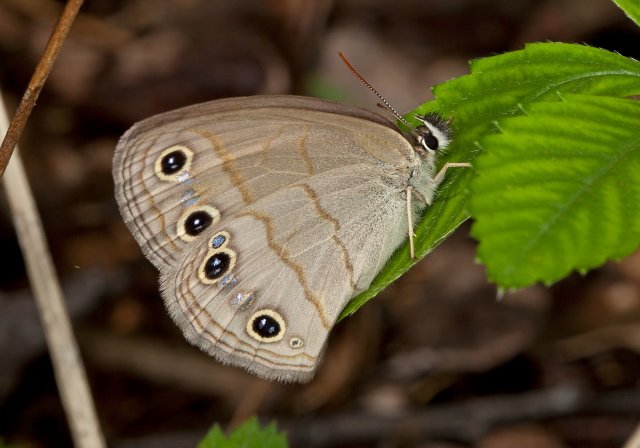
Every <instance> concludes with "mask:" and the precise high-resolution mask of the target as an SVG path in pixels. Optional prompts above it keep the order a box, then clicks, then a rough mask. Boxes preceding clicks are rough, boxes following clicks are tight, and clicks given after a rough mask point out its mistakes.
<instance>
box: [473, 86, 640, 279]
mask: <svg viewBox="0 0 640 448" xmlns="http://www.w3.org/2000/svg"><path fill="white" fill-rule="evenodd" d="M561 97H562V101H561V102H539V103H532V104H528V105H525V106H523V107H522V109H523V111H524V112H525V113H526V114H527V115H526V116H521V117H514V118H509V119H506V120H502V121H500V122H499V127H500V131H501V133H500V134H496V135H490V136H487V137H485V138H483V139H482V140H481V146H482V148H483V149H484V154H483V155H482V156H480V157H478V158H477V159H476V161H475V162H474V167H475V168H476V170H477V171H478V173H479V174H478V176H477V177H476V178H475V179H474V180H473V182H472V184H471V191H472V200H471V202H470V204H469V209H470V210H471V213H472V215H473V216H474V218H475V219H476V222H475V223H474V225H473V228H472V234H473V236H474V237H475V238H477V239H478V240H479V241H480V246H479V248H478V255H479V258H480V260H481V261H482V262H483V263H485V264H486V265H487V272H488V275H489V278H490V279H491V280H492V281H494V282H496V283H498V284H499V285H500V286H502V287H504V288H518V287H524V286H527V285H530V284H532V283H534V282H536V281H543V282H545V283H551V282H554V281H556V280H558V279H561V278H563V277H564V276H566V275H567V274H569V273H570V272H571V271H572V270H578V271H586V270H588V269H591V268H594V267H596V266H599V265H601V264H602V263H604V262H605V261H606V260H607V259H609V258H613V259H620V258H622V257H625V256H627V255H629V254H630V253H631V252H633V251H634V250H635V249H637V248H638V246H639V245H640V207H638V204H640V103H639V102H638V101H634V100H629V99H620V98H609V97H596V96H587V95H571V94H563V95H561Z"/></svg>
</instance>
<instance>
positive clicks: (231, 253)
mask: <svg viewBox="0 0 640 448" xmlns="http://www.w3.org/2000/svg"><path fill="white" fill-rule="evenodd" d="M219 253H225V254H227V255H228V256H229V266H228V267H227V269H226V270H225V271H224V272H223V273H222V275H220V276H219V277H218V278H214V279H211V278H208V277H207V276H206V274H205V272H204V267H205V265H206V264H207V261H209V258H211V256H212V255H214V254H219ZM235 265H236V253H235V251H233V250H231V249H229V248H228V247H220V248H218V249H209V250H208V251H207V255H206V256H205V257H204V261H203V262H202V263H201V264H200V267H198V278H199V279H200V281H201V282H202V283H206V284H207V285H214V284H216V283H218V282H219V281H220V280H222V279H223V278H225V277H226V276H227V275H229V273H231V271H232V270H233V268H234V266H235Z"/></svg>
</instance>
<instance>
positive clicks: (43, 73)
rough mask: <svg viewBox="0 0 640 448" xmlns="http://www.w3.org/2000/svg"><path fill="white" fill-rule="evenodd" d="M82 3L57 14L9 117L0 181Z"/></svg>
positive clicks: (75, 1) (74, 1)
mask: <svg viewBox="0 0 640 448" xmlns="http://www.w3.org/2000/svg"><path fill="white" fill-rule="evenodd" d="M82 3H83V0H68V1H67V4H66V6H65V8H64V10H63V11H62V14H61V15H60V19H59V20H58V23H57V24H56V27H55V29H54V30H53V33H52V34H51V38H50V39H49V42H48V43H47V47H46V48H45V49H44V54H43V55H42V58H41V59H40V62H38V66H37V67H36V70H35V72H34V73H33V76H32V77H31V81H29V85H28V86H27V90H26V91H25V92H24V95H23V96H22V100H20V104H19V105H18V109H17V110H16V114H15V116H14V117H13V120H11V124H10V125H9V130H8V131H7V134H6V135H5V137H4V140H3V141H2V145H1V146H0V179H1V178H2V176H3V175H4V171H5V169H6V168H7V164H8V163H9V159H11V154H12V153H13V149H14V148H15V147H16V144H17V143H18V139H19V138H20V135H22V131H23V130H24V127H25V124H26V123H27V119H28V118H29V115H31V111H32V110H33V106H35V104H36V100H37V99H38V96H39V95H40V91H41V90H42V87H43V86H44V82H45V81H46V80H47V77H48V76H49V72H51V68H52V67H53V63H54V61H55V60H56V58H57V57H58V53H59V52H60V47H61V46H62V42H64V39H65V37H66V36H67V33H68V32H69V28H71V24H72V23H73V20H74V19H75V17H76V15H77V14H78V10H79V9H80V7H81V6H82Z"/></svg>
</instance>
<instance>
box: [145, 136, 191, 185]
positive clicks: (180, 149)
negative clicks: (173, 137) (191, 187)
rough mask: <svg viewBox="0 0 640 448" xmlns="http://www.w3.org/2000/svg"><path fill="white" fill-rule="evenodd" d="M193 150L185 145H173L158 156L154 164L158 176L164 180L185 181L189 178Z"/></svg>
mask: <svg viewBox="0 0 640 448" xmlns="http://www.w3.org/2000/svg"><path fill="white" fill-rule="evenodd" d="M192 160H193V151H191V150H190V149H189V148H187V147H186V146H184V145H174V146H171V147H169V148H167V149H165V150H164V151H162V153H160V155H159V156H158V157H157V159H156V161H155V165H154V170H155V173H156V176H158V177H159V178H160V179H162V180H164V181H169V182H176V181H177V182H183V181H186V180H187V179H189V177H190V173H189V170H190V169H191V161H192Z"/></svg>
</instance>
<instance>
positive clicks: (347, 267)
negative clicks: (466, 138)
mask: <svg viewBox="0 0 640 448" xmlns="http://www.w3.org/2000/svg"><path fill="white" fill-rule="evenodd" d="M420 163H421V162H420V160H419V158H418V156H416V154H415V152H414V150H413V148H412V147H411V145H409V143H408V142H407V141H406V140H405V139H404V137H402V135H401V134H400V133H399V132H398V131H397V130H396V129H395V128H394V127H393V125H391V124H390V122H388V121H387V120H385V119H384V118H383V117H380V116H379V115H377V114H375V113H373V112H370V111H368V110H366V109H362V108H359V107H356V106H352V105H348V104H344V103H335V102H327V101H323V100H314V99H309V98H302V97H289V96H275V97H251V98H244V99H231V100H222V101H215V102H212V103H205V104H202V105H197V106H192V107H190V108H186V109H182V110H181V111H175V112H170V113H168V114H163V115H160V116H157V117H152V118H151V119H149V120H145V121H143V122H141V123H139V124H137V125H136V126H134V127H133V128H132V129H131V130H130V131H128V132H127V134H125V136H124V137H123V138H122V140H121V142H120V143H119V145H118V149H117V151H116V156H115V162H114V178H115V183H116V197H117V199H118V202H119V205H120V209H121V212H122V214H123V216H124V218H125V222H126V223H127V225H128V226H129V228H130V230H131V231H132V233H133V234H134V236H135V237H136V239H137V241H138V242H139V244H140V245H141V247H142V249H143V251H144V253H145V254H146V255H147V257H148V258H149V259H150V260H151V261H152V262H153V263H154V264H155V265H156V267H158V269H159V270H160V271H161V289H162V293H163V297H164V300H165V303H166V305H167V307H168V309H169V311H170V313H171V315H172V316H173V318H174V319H175V320H176V322H177V323H178V325H179V326H180V327H181V329H182V330H183V332H184V333H185V336H186V337H187V338H188V339H189V340H190V341H191V342H193V343H194V344H196V345H198V346H200V347H201V348H203V349H204V350H205V351H207V352H209V353H211V354H213V355H214V356H216V357H217V358H218V359H220V360H221V361H223V362H227V363H231V364H234V365H240V366H243V367H246V368H247V369H248V370H250V371H252V372H254V373H257V374H259V375H261V376H264V377H267V378H271V379H283V380H291V381H304V380H308V379H310V378H311V376H312V375H313V372H314V370H315V369H316V367H317V365H318V362H319V359H320V357H321V354H322V350H323V346H324V344H325V341H326V337H327V335H328V332H329V330H330V329H331V327H332V326H333V324H334V323H335V320H336V318H337V316H338V315H339V313H340V311H341V310H342V308H343V307H344V305H345V304H346V303H347V302H348V301H349V299H350V298H352V297H353V296H354V295H356V294H357V293H359V292H360V291H362V290H364V289H366V288H367V287H368V286H369V284H370V283H371V281H372V279H373V277H374V276H375V274H376V273H377V272H378V271H379V270H380V269H381V268H382V266H383V265H384V263H385V262H386V260H387V259H388V257H389V256H390V254H391V253H392V251H393V250H394V249H395V248H396V247H397V246H398V245H399V244H400V243H401V242H402V240H403V239H404V238H405V235H406V232H407V224H406V208H405V207H406V202H405V201H406V199H405V196H404V194H405V188H406V186H407V184H408V181H409V177H410V176H411V175H412V173H413V170H414V169H415V168H416V167H420Z"/></svg>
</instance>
